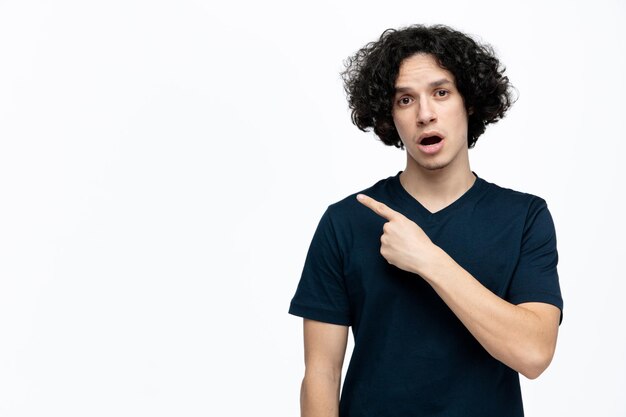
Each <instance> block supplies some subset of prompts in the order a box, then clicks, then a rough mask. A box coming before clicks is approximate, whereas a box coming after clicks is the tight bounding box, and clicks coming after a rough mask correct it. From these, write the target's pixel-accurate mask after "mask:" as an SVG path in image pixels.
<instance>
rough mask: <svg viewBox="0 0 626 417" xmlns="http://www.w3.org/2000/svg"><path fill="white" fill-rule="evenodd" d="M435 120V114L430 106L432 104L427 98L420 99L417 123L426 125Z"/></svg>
mask: <svg viewBox="0 0 626 417" xmlns="http://www.w3.org/2000/svg"><path fill="white" fill-rule="evenodd" d="M435 120H437V115H436V114H435V111H434V109H433V107H432V104H431V103H429V102H428V100H427V99H422V100H421V102H420V105H419V109H418V110H417V124H418V125H422V126H423V125H427V124H429V123H431V122H434V121H435Z"/></svg>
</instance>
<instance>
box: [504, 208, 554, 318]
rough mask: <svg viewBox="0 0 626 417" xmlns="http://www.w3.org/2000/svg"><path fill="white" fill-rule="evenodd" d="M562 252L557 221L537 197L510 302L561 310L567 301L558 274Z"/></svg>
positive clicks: (525, 234)
mask: <svg viewBox="0 0 626 417" xmlns="http://www.w3.org/2000/svg"><path fill="white" fill-rule="evenodd" d="M558 258H559V257H558V252H557V246H556V231H555V229H554V222H553V220H552V216H551V215H550V211H549V210H548V206H547V204H546V202H545V201H544V200H543V199H541V198H539V197H535V198H534V199H533V201H532V202H531V204H530V208H529V210H528V213H527V216H526V222H525V225H524V230H523V233H522V241H521V248H520V255H519V260H518V263H517V266H516V268H515V271H514V273H513V278H512V280H511V285H510V287H509V291H508V296H507V299H508V300H509V301H510V302H511V303H513V304H521V303H526V302H544V303H548V304H552V305H554V306H556V307H558V308H559V309H560V310H561V317H560V319H559V324H560V323H561V322H562V321H563V299H562V297H561V289H560V286H559V276H558V272H557V263H558Z"/></svg>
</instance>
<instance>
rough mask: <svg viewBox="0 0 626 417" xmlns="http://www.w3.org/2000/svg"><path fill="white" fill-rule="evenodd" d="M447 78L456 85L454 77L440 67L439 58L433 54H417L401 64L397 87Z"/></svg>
mask: <svg viewBox="0 0 626 417" xmlns="http://www.w3.org/2000/svg"><path fill="white" fill-rule="evenodd" d="M443 78H446V79H448V80H450V81H451V82H453V83H454V75H452V73H451V72H450V71H448V70H446V69H444V68H441V67H440V66H439V63H438V62H437V58H435V56H434V55H431V54H415V55H411V56H410V57H407V58H405V59H404V60H403V61H402V62H401V63H400V68H399V70H398V76H397V78H396V87H397V86H399V85H404V84H409V83H410V84H421V83H426V84H428V83H431V82H433V81H437V80H440V79H443Z"/></svg>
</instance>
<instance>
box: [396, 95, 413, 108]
mask: <svg viewBox="0 0 626 417" xmlns="http://www.w3.org/2000/svg"><path fill="white" fill-rule="evenodd" d="M411 102H412V99H411V97H406V96H405V97H401V98H400V100H398V104H399V105H401V106H408V105H409V104H411Z"/></svg>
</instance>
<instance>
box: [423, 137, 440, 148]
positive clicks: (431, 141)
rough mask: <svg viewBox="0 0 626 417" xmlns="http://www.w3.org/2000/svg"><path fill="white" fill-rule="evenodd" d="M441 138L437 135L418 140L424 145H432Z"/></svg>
mask: <svg viewBox="0 0 626 417" xmlns="http://www.w3.org/2000/svg"><path fill="white" fill-rule="evenodd" d="M441 140H442V138H440V137H439V136H427V137H425V138H424V139H422V140H421V141H420V145H424V146H428V145H434V144H436V143H439V142H441Z"/></svg>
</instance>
